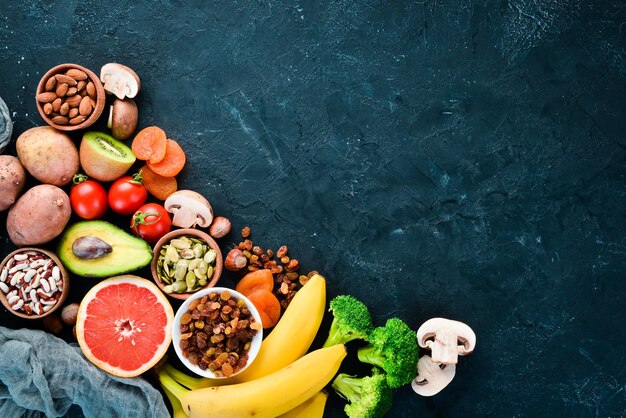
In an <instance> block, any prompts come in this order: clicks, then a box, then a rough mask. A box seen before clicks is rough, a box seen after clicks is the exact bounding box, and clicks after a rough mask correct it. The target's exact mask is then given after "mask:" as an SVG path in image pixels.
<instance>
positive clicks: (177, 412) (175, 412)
mask: <svg viewBox="0 0 626 418" xmlns="http://www.w3.org/2000/svg"><path fill="white" fill-rule="evenodd" d="M163 392H165V394H166V395H167V399H169V400H170V403H171V404H172V418H187V414H185V411H183V406H182V405H181V404H180V401H179V400H178V398H176V396H174V394H173V393H172V392H170V391H169V390H167V389H165V388H163ZM307 402H308V401H307ZM307 402H305V403H307ZM296 409H297V408H296Z"/></svg>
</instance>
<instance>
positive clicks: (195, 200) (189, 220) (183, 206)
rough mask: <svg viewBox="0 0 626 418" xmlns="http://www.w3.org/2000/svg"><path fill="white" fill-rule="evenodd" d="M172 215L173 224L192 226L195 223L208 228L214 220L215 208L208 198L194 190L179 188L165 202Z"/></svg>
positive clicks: (166, 208) (185, 226)
mask: <svg viewBox="0 0 626 418" xmlns="http://www.w3.org/2000/svg"><path fill="white" fill-rule="evenodd" d="M164 207H165V210H167V211H168V212H170V213H171V214H172V215H174V216H173V217H172V225H175V226H178V227H180V228H192V227H194V226H195V225H198V226H200V227H203V228H206V227H208V226H210V225H211V223H212V222H213V208H212V207H211V204H210V203H209V201H208V200H206V199H205V198H204V196H202V195H201V194H199V193H196V192H194V191H192V190H179V191H177V192H174V193H172V194H171V195H170V196H169V197H168V198H167V200H166V201H165V204H164Z"/></svg>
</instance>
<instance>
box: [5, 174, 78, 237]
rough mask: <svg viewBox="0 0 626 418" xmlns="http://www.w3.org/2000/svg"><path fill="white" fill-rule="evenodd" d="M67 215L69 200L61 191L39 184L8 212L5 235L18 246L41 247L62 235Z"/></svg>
mask: <svg viewBox="0 0 626 418" xmlns="http://www.w3.org/2000/svg"><path fill="white" fill-rule="evenodd" d="M71 213H72V210H71V207H70V198H69V197H68V196H67V194H66V193H65V192H64V191H63V190H61V189H59V188H58V187H56V186H51V185H48V184H40V185H39V186H35V187H33V188H32V189H29V190H27V191H26V193H24V195H22V197H20V198H19V200H18V201H17V202H16V203H15V204H14V205H13V206H12V207H11V209H9V214H8V216H7V233H8V234H9V238H11V241H13V243H14V244H15V245H17V246H18V247H23V246H26V245H39V244H44V243H46V242H48V241H50V240H52V239H54V238H56V237H57V236H58V235H59V234H60V233H61V232H63V229H64V228H65V225H67V222H68V221H69V220H70V215H71Z"/></svg>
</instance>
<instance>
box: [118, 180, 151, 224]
mask: <svg viewBox="0 0 626 418" xmlns="http://www.w3.org/2000/svg"><path fill="white" fill-rule="evenodd" d="M147 198H148V191H147V190H146V187H145V186H144V185H143V183H142V179H141V172H139V173H137V174H135V175H133V176H132V177H131V176H124V177H120V178H119V179H117V180H115V182H114V183H113V184H112V185H111V188H110V189H109V206H110V207H111V209H113V211H114V212H116V213H119V214H120V215H132V214H133V213H135V212H136V211H137V209H139V207H140V206H141V205H143V204H144V203H146V199H147Z"/></svg>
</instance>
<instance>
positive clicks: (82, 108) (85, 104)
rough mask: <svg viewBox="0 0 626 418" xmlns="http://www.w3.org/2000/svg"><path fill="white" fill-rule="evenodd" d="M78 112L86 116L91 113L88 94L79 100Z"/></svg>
mask: <svg viewBox="0 0 626 418" xmlns="http://www.w3.org/2000/svg"><path fill="white" fill-rule="evenodd" d="M78 112H79V113H80V114H81V115H83V116H87V115H89V114H90V113H91V102H90V101H89V97H88V96H85V97H83V100H81V101H80V105H79V107H78Z"/></svg>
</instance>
